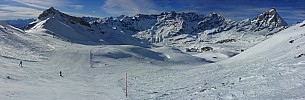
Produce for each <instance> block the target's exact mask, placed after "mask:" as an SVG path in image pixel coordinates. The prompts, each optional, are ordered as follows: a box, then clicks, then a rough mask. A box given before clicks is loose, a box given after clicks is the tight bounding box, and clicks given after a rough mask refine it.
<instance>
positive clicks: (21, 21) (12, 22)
mask: <svg viewBox="0 0 305 100" xmlns="http://www.w3.org/2000/svg"><path fill="white" fill-rule="evenodd" d="M3 21H4V22H6V23H8V24H10V25H12V26H14V27H17V28H19V29H23V28H25V27H26V26H27V25H28V24H29V23H30V22H33V21H35V19H33V18H30V19H16V20H3Z"/></svg>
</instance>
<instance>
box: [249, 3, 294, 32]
mask: <svg viewBox="0 0 305 100" xmlns="http://www.w3.org/2000/svg"><path fill="white" fill-rule="evenodd" d="M252 23H253V24H254V25H255V28H257V29H258V30H261V29H263V28H269V29H270V30H273V29H274V28H277V27H282V26H287V25H288V24H287V23H286V22H285V21H284V19H283V18H282V17H281V16H280V15H279V14H278V13H277V11H276V9H275V8H272V9H270V10H268V11H265V12H263V13H262V14H260V15H258V16H257V17H256V18H254V19H253V20H252Z"/></svg>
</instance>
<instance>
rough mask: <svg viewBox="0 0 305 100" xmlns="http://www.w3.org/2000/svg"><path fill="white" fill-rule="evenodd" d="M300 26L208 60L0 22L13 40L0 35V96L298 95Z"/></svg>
mask: <svg viewBox="0 0 305 100" xmlns="http://www.w3.org/2000/svg"><path fill="white" fill-rule="evenodd" d="M304 24H305V22H303V23H300V24H297V25H295V26H291V27H289V28H288V29H285V30H283V31H281V32H279V33H277V34H275V35H274V36H272V37H271V38H269V39H267V40H265V41H263V42H261V43H259V44H257V45H255V46H254V47H252V48H250V49H247V50H246V51H244V52H242V53H240V54H238V55H236V56H234V57H232V58H229V59H227V60H224V61H221V62H215V63H213V62H212V61H209V60H207V59H203V58H199V57H195V56H191V55H190V54H186V53H183V52H181V51H180V50H179V49H175V48H170V47H156V48H144V47H138V46H133V45H95V46H92V45H82V44H75V43H70V42H67V41H62V39H59V38H57V37H53V36H52V35H49V34H48V33H45V31H43V30H32V31H28V32H22V31H20V30H18V29H14V28H13V27H11V26H9V25H6V24H5V23H1V30H2V29H3V31H1V32H0V33H1V35H2V38H4V39H7V40H10V41H13V42H6V41H2V40H4V39H1V47H3V48H5V49H3V48H1V50H0V51H1V57H0V99H1V100H21V99H22V100H41V99H42V100H101V99H102V100H124V99H127V100H134V99H170V100H172V99H182V100H184V99H187V100H188V99H194V100H206V99H208V100H209V99H242V100H244V99H250V100H257V99H305V96H304V93H305V87H304V86H305V73H304V70H305V69H304V64H305V62H304V60H305V58H304V56H303V55H302V54H303V53H304V49H305V46H304V44H305V42H304V40H305V37H304V36H305V33H304V32H305V28H304V27H301V26H302V25H304ZM4 28H6V29H7V30H4ZM10 31H12V32H10ZM7 34H9V35H7ZM10 36H15V37H14V38H13V37H12V38H10ZM17 40H18V41H17ZM291 40H294V41H293V42H292V43H289V42H290V41H291ZM16 44H20V45H17V46H16ZM31 48H36V49H33V50H32V49H31ZM299 55H301V56H300V57H299ZM199 56H200V55H199ZM205 56H209V55H205ZM210 56H214V55H210ZM210 58H211V57H210ZM20 60H23V68H21V67H19V66H18V64H19V61H20ZM59 71H62V72H63V77H60V76H59ZM126 72H127V73H128V80H129V81H128V97H125V89H126V88H125V73H126ZM8 76H9V77H10V78H8Z"/></svg>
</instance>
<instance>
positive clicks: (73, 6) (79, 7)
mask: <svg viewBox="0 0 305 100" xmlns="http://www.w3.org/2000/svg"><path fill="white" fill-rule="evenodd" d="M69 7H72V8H74V9H75V10H82V9H83V8H84V6H83V5H69Z"/></svg>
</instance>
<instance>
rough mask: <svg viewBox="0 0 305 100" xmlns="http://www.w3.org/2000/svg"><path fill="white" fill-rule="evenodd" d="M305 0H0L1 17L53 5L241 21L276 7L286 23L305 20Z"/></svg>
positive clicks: (83, 11)
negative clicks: (185, 13) (196, 14)
mask: <svg viewBox="0 0 305 100" xmlns="http://www.w3.org/2000/svg"><path fill="white" fill-rule="evenodd" d="M304 5H305V1H304V0H0V20H6V19H17V18H37V16H38V15H39V14H40V13H42V11H43V10H45V9H48V8H50V7H55V9H58V10H60V11H62V12H65V13H67V14H70V15H74V16H79V17H81V16H94V17H108V16H119V15H130V16H132V15H135V14H138V13H143V14H158V13H161V12H165V11H177V12H197V13H200V14H209V13H211V12H216V13H218V14H220V15H222V16H224V17H225V18H229V19H232V20H235V21H240V20H243V19H246V18H250V19H252V18H254V17H255V16H257V15H258V14H260V13H262V12H263V11H266V10H269V9H271V8H272V7H275V8H276V9H277V11H278V13H279V14H280V15H281V16H282V17H283V18H284V19H285V21H286V22H288V23H289V24H292V23H295V22H298V21H303V20H305V6H304Z"/></svg>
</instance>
